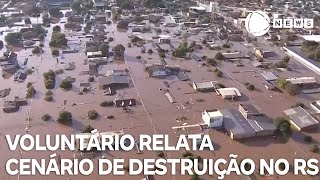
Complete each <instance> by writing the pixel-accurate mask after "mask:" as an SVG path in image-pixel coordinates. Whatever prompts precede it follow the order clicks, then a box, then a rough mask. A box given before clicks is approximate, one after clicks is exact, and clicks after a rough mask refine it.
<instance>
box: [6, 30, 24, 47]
mask: <svg viewBox="0 0 320 180" xmlns="http://www.w3.org/2000/svg"><path fill="white" fill-rule="evenodd" d="M4 39H5V41H6V42H7V43H8V44H9V45H18V44H21V42H22V33H20V32H16V33H8V34H7V36H6V37H5V38H4Z"/></svg>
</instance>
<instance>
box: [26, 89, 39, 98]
mask: <svg viewBox="0 0 320 180" xmlns="http://www.w3.org/2000/svg"><path fill="white" fill-rule="evenodd" d="M36 94H37V91H36V90H35V89H34V87H33V86H30V87H29V88H28V89H27V93H26V98H28V99H30V98H33V97H34V95H36Z"/></svg>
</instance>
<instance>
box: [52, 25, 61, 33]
mask: <svg viewBox="0 0 320 180" xmlns="http://www.w3.org/2000/svg"><path fill="white" fill-rule="evenodd" d="M52 31H54V32H60V31H61V27H60V26H59V25H56V26H54V27H53V28H52Z"/></svg>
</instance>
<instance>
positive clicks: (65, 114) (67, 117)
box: [57, 111, 72, 125]
mask: <svg viewBox="0 0 320 180" xmlns="http://www.w3.org/2000/svg"><path fill="white" fill-rule="evenodd" d="M57 122H58V123H60V124H65V125H66V124H70V123H72V114H71V112H69V111H61V112H60V113H59V116H58V119H57Z"/></svg>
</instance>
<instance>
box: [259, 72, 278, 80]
mask: <svg viewBox="0 0 320 180" xmlns="http://www.w3.org/2000/svg"><path fill="white" fill-rule="evenodd" d="M261 75H262V76H263V77H264V78H265V79H266V80H267V81H274V80H277V79H278V77H277V76H276V75H274V74H273V73H272V72H270V71H265V72H262V73H261Z"/></svg>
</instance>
